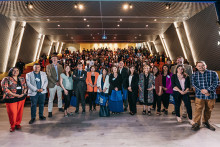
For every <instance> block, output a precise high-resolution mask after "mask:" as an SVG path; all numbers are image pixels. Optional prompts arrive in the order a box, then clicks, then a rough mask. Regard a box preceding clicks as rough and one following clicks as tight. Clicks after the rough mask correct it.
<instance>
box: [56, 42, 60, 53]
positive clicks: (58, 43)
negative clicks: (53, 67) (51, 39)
mask: <svg viewBox="0 0 220 147" xmlns="http://www.w3.org/2000/svg"><path fill="white" fill-rule="evenodd" d="M59 45H60V42H57V46H56V53H57V52H58V48H59Z"/></svg>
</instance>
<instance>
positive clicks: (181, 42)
mask: <svg viewBox="0 0 220 147" xmlns="http://www.w3.org/2000/svg"><path fill="white" fill-rule="evenodd" d="M174 26H175V28H176V32H177V36H178V38H179V41H180V45H181V47H182V50H183V53H184V57H185V59H187V60H188V58H187V54H186V48H185V46H184V44H183V38H182V36H181V33H180V30H179V28H178V24H177V22H174Z"/></svg>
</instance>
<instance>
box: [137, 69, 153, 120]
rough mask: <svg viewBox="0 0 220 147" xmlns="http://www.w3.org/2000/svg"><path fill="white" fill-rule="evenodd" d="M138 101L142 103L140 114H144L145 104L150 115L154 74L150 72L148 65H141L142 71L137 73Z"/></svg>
mask: <svg viewBox="0 0 220 147" xmlns="http://www.w3.org/2000/svg"><path fill="white" fill-rule="evenodd" d="M138 85H139V101H140V102H141V103H143V104H144V108H143V112H142V114H143V115H145V114H146V106H147V110H148V115H149V116H150V115H151V105H153V100H154V96H153V88H154V75H153V74H152V73H151V72H150V66H149V65H145V66H144V67H143V73H141V74H140V75H139V83H138Z"/></svg>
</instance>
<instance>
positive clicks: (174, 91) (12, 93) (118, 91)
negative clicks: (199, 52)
mask: <svg viewBox="0 0 220 147" xmlns="http://www.w3.org/2000/svg"><path fill="white" fill-rule="evenodd" d="M41 60H42V59H41ZM50 60H51V61H50V64H49V65H47V66H46V72H44V71H41V68H42V67H45V65H44V64H45V63H43V66H42V63H41V62H40V64H39V63H35V64H34V66H33V71H32V72H30V73H27V74H26V80H25V79H24V78H22V77H20V74H21V73H20V72H19V68H18V67H14V68H11V69H10V71H9V73H8V76H7V77H5V78H4V79H3V80H2V83H1V85H2V89H3V93H4V95H3V98H4V99H5V102H6V108H7V112H8V117H9V122H10V124H11V128H10V131H11V132H14V131H15V129H21V125H20V123H21V120H22V114H23V107H24V103H25V98H26V96H30V100H31V120H30V121H29V124H33V123H34V122H35V121H36V107H37V103H39V119H40V120H46V117H45V116H44V115H43V114H44V103H45V97H46V93H47V90H48V89H49V100H48V117H53V113H52V112H53V101H54V98H55V94H56V92H57V97H58V108H59V111H60V112H63V113H64V117H69V116H71V115H73V112H70V109H69V107H70V103H71V101H72V99H73V98H74V97H75V98H76V109H75V113H76V114H79V112H80V111H79V104H80V102H81V106H82V113H86V95H87V93H88V102H89V111H90V112H92V111H96V105H97V104H99V105H100V112H99V115H100V116H110V112H111V114H112V115H119V114H120V113H122V112H126V111H128V108H129V110H130V112H129V113H130V115H132V116H133V115H135V114H136V113H137V107H136V105H137V102H138V101H139V103H140V104H142V105H143V111H142V114H143V115H149V116H151V115H152V110H156V115H158V116H160V115H161V114H162V112H163V113H164V115H167V114H168V108H169V104H170V98H171V97H173V98H174V102H175V104H174V105H175V110H174V112H173V114H176V118H177V122H179V123H181V122H182V117H184V116H185V117H186V116H188V120H189V123H190V124H191V125H192V129H193V130H195V131H196V130H199V128H200V124H201V118H202V123H203V125H204V126H205V127H206V128H208V129H211V130H215V128H214V127H213V126H212V125H211V124H210V123H209V119H210V117H211V112H212V109H213V108H214V104H215V100H216V99H217V95H216V89H217V87H218V84H219V83H218V81H219V78H218V74H217V73H216V72H215V71H211V70H208V69H207V65H206V63H205V62H204V61H198V62H197V63H196V69H195V70H193V68H192V66H191V65H189V63H188V62H187V61H186V60H184V58H183V57H178V58H177V60H176V64H172V61H170V59H169V58H166V56H165V55H164V54H162V55H161V56H160V55H159V54H157V55H155V56H152V55H150V53H149V51H148V50H147V49H142V48H140V49H137V48H135V49H134V48H128V49H117V50H113V51H112V50H110V49H107V48H106V49H104V48H101V49H97V50H92V49H91V50H83V51H82V52H81V53H80V52H78V51H77V52H72V53H70V52H69V51H68V50H65V51H63V55H62V57H60V59H59V56H57V54H55V53H54V54H53V55H52V56H51V57H50ZM42 62H43V61H42ZM191 89H194V90H195V115H194V117H193V114H192V107H191V100H190V97H189V91H190V90H191ZM62 98H63V99H64V109H63V103H62ZM182 102H183V103H182ZM162 106H163V107H162ZM181 106H182V107H181ZM162 108H163V109H162ZM180 108H181V109H182V111H183V116H182V117H181V114H180ZM203 109H204V113H203Z"/></svg>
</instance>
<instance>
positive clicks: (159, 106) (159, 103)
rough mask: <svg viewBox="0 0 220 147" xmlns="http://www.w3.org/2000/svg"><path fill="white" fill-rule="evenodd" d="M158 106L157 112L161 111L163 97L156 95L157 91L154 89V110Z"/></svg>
mask: <svg viewBox="0 0 220 147" xmlns="http://www.w3.org/2000/svg"><path fill="white" fill-rule="evenodd" d="M156 105H157V112H160V111H161V96H158V95H157V94H156V90H155V89H154V103H153V108H154V109H156Z"/></svg>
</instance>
